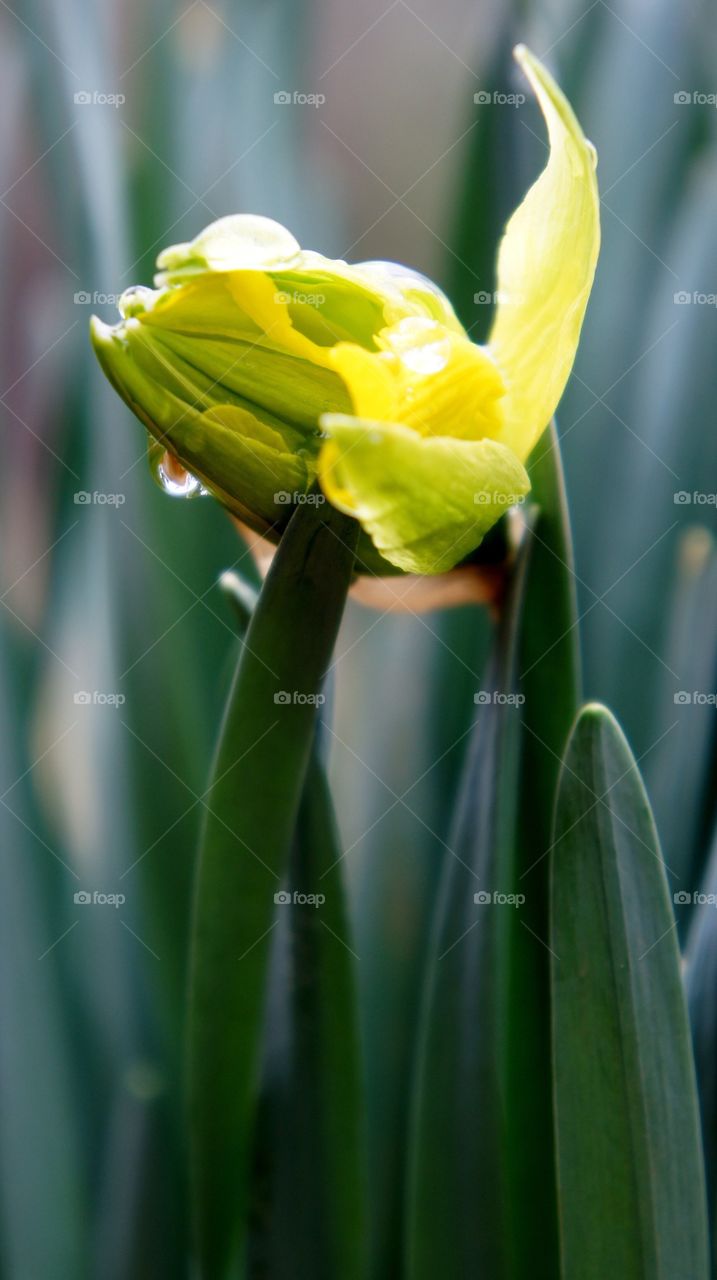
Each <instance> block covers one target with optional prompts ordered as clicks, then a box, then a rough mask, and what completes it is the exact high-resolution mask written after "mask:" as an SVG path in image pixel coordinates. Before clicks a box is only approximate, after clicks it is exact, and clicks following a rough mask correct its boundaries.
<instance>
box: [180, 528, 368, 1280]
mask: <svg viewBox="0 0 717 1280" xmlns="http://www.w3.org/2000/svg"><path fill="white" fill-rule="evenodd" d="M355 537H356V526H355V525H354V524H353V523H352V522H351V521H348V520H346V518H345V517H343V516H341V515H339V514H338V513H337V512H336V511H334V510H333V508H331V507H330V506H329V505H328V504H327V503H326V504H322V505H319V504H313V503H307V504H304V505H302V506H300V507H298V509H297V511H296V512H295V514H294V516H293V517H292V520H291V523H290V525H289V528H288V529H287V531H286V534H285V535H284V538H283V540H282V543H281V545H280V547H279V550H278V552H277V554H276V558H275V560H274V563H273V565H272V568H271V570H270V572H269V575H268V577H267V579H266V582H265V584H264V587H263V589H262V592H261V595H260V598H259V603H258V605H257V607H256V610H255V613H254V616H253V618H252V621H251V623H250V626H249V629H248V632H247V636H246V643H245V645H244V647H243V650H242V654H241V657H240V660H239V664H238V667H237V673H236V677H235V680H234V685H233V688H232V691H231V694H230V698H229V702H228V705H227V711H226V715H225V721H224V726H223V730H222V737H221V741H220V745H219V750H218V754H217V759H216V763H215V767H214V775H213V779H214V780H213V782H212V785H211V787H210V788H209V791H208V792H207V797H208V813H207V819H206V825H205V829H204V836H203V841H202V848H201V853H200V858H199V866H198V872H197V884H196V897H195V913H194V929H193V947H192V959H191V987H190V1011H189V1045H188V1054H189V1064H188V1065H189V1102H190V1140H191V1147H192V1168H191V1172H192V1183H193V1199H194V1211H195V1219H196V1230H197V1241H198V1257H199V1264H200V1267H201V1270H202V1275H203V1277H204V1280H220V1278H223V1277H225V1276H227V1275H229V1274H232V1272H233V1268H234V1267H235V1265H236V1259H237V1257H238V1255H239V1253H240V1246H241V1243H242V1239H243V1236H244V1231H245V1212H246V1201H247V1175H248V1164H249V1153H250V1143H251V1133H252V1122H253V1111H254V1104H255V1099H256V1093H257V1084H258V1067H259V1056H260V1044H261V1033H262V1019H263V1012H264V1004H265V992H266V972H267V963H268V957H269V950H270V945H271V937H270V935H271V933H272V930H273V929H274V927H275V926H276V923H277V920H276V916H275V903H274V894H275V893H277V892H278V891H279V889H280V884H281V878H282V876H283V875H284V873H285V870H286V866H287V862H288V857H289V850H290V846H291V840H292V837H293V832H294V825H295V821H296V816H297V811H298V807H299V801H300V797H301V791H302V787H303V783H304V777H305V773H306V767H307V761H308V757H309V752H310V749H311V742H312V737H313V732H314V722H315V705H314V703H315V698H316V695H317V694H318V692H319V690H320V687H321V681H322V677H323V674H324V672H325V670H326V668H327V666H328V662H329V659H330V655H331V651H332V649H333V645H334V641H335V638H336V633H337V630H338V625H339V622H340V619H341V614H342V610H343V606H344V601H345V597H346V593H347V590H348V587H349V584H350V578H351V571H352V566H353V549H354V545H355ZM287 699H288V700H287Z"/></svg>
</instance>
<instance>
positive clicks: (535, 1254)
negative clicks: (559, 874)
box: [506, 425, 580, 1280]
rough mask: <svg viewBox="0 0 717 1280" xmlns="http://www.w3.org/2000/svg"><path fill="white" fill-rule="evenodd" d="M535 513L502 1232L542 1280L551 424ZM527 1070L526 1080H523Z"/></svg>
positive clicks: (558, 688) (548, 1125) (558, 680)
mask: <svg viewBox="0 0 717 1280" xmlns="http://www.w3.org/2000/svg"><path fill="white" fill-rule="evenodd" d="M529 470H530V478H531V485H532V489H531V496H532V498H533V500H534V501H535V502H536V503H537V504H538V512H537V515H536V517H535V522H534V525H533V529H532V536H531V552H530V565H529V569H528V573H527V579H526V585H525V604H524V606H523V617H522V625H521V627H520V632H519V637H518V644H519V653H518V673H519V679H520V690H521V693H522V694H523V697H524V698H525V704H524V706H523V724H522V733H521V744H520V770H519V783H518V801H517V831H516V853H515V880H516V887H517V890H518V891H519V892H520V893H522V894H524V896H525V904H524V906H523V908H522V910H521V915H520V919H521V923H522V925H523V927H522V928H521V929H519V930H517V931H516V932H515V935H514V938H513V954H512V959H511V964H510V971H511V993H510V994H509V996H508V1009H507V1011H506V1021H507V1028H508V1030H507V1034H508V1036H509V1040H510V1051H509V1054H508V1061H507V1071H508V1083H507V1089H508V1096H509V1097H510V1098H511V1105H510V1108H509V1109H508V1112H507V1117H506V1125H507V1131H508V1135H509V1141H508V1151H509V1153H510V1157H511V1180H512V1191H511V1196H510V1206H511V1211H512V1215H513V1216H512V1233H513V1239H514V1249H515V1258H516V1273H517V1275H519V1276H521V1275H525V1274H526V1273H528V1272H529V1273H530V1274H531V1276H532V1277H533V1280H552V1277H553V1276H554V1275H555V1273H556V1271H557V1267H558V1261H557V1254H558V1241H557V1207H556V1200H555V1189H554V1188H555V1170H554V1152H553V1123H552V1082H551V1077H550V1013H549V1009H550V973H549V968H550V953H549V951H548V948H547V941H548V937H549V931H550V926H549V918H548V917H549V909H548V902H549V885H548V880H549V859H548V858H547V857H546V856H545V855H546V852H547V850H548V849H549V847H550V837H551V828H552V820H553V806H554V797H555V789H556V786H557V780H558V771H559V767H560V761H561V759H562V755H563V752H564V750H565V744H566V742H567V740H568V735H569V733H570V728H571V726H572V723H573V720H574V718H575V714H576V711H577V705H578V696H579V685H580V670H579V668H580V662H579V653H578V628H577V608H576V601H575V578H574V574H573V567H572V566H573V554H572V540H571V533H570V523H569V518H568V511H567V503H566V498H565V487H564V482H563V472H562V465H561V458H560V446H559V443H558V437H557V433H556V430H555V426H554V425H553V426H552V427H551V429H550V431H549V432H547V433H546V435H545V436H544V437H543V439H542V440H541V441H540V442H539V443H538V445H537V446H536V448H535V450H534V452H533V457H532V459H531V461H530V465H529ZM526 1063H530V1072H529V1073H527V1072H526Z"/></svg>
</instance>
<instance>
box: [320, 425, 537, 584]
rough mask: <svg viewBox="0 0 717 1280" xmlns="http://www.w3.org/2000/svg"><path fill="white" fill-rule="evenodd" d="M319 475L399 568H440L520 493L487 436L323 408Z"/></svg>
mask: <svg viewBox="0 0 717 1280" xmlns="http://www.w3.org/2000/svg"><path fill="white" fill-rule="evenodd" d="M321 425H322V427H323V428H324V430H325V431H326V432H327V433H328V435H329V437H330V439H329V441H328V442H327V443H326V444H325V445H324V446H323V448H322V450H321V453H320V454H319V479H320V481H321V485H322V488H323V490H324V492H325V494H326V496H327V498H328V499H329V501H330V502H331V503H333V505H334V506H335V507H338V508H339V509H340V510H341V511H345V512H346V513H347V514H348V515H352V516H355V517H356V518H357V519H358V521H359V522H360V524H361V526H362V528H363V529H364V530H365V532H366V533H367V534H368V535H369V537H370V538H371V541H372V542H373V544H374V546H375V547H376V549H377V550H378V551H379V552H380V553H381V555H382V556H383V557H384V558H385V559H386V560H388V561H389V563H390V564H392V565H395V566H396V568H398V569H403V570H404V571H406V572H407V573H444V572H445V571H446V570H447V569H452V568H453V566H454V565H455V564H458V562H459V560H462V559H463V558H464V557H465V556H466V555H468V553H469V552H470V551H473V550H474V549H475V547H477V546H478V544H479V543H480V542H481V540H482V538H483V536H484V534H485V533H487V531H488V530H489V529H490V528H491V527H492V526H493V525H494V524H495V522H496V520H498V519H499V518H500V516H501V515H503V514H504V512H505V511H506V510H507V508H508V507H509V506H511V505H513V504H514V503H516V502H519V501H520V500H521V499H522V497H523V496H524V494H526V493H527V491H528V489H529V487H530V482H529V480H528V476H527V473H526V471H525V468H524V467H523V465H522V464H521V463H520V462H519V461H518V459H517V458H516V456H515V454H513V453H511V451H510V449H507V448H506V447H505V445H502V444H498V443H497V442H496V441H495V440H454V439H451V438H449V437H446V436H420V435H418V434H417V433H416V432H415V431H412V430H411V429H410V428H409V427H404V426H400V425H399V424H397V423H387V422H370V421H366V420H360V419H357V418H352V417H346V416H344V415H343V414H324V416H323V417H322V419H321Z"/></svg>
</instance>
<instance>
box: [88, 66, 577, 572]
mask: <svg viewBox="0 0 717 1280" xmlns="http://www.w3.org/2000/svg"><path fill="white" fill-rule="evenodd" d="M516 58H517V59H518V61H519V62H520V64H521V66H522V67H523V69H524V71H525V73H526V75H527V77H528V79H529V80H530V82H531V84H532V86H533V88H534V90H535V93H536V95H537V97H538V101H539V103H540V106H541V109H542V111H543V115H544V116H545V119H546V122H547V126H548V133H549V138H550V157H549V160H548V164H547V166H546V168H545V170H544V172H543V173H542V175H541V177H540V178H539V179H538V181H537V182H536V183H535V184H534V186H533V187H532V188H531V190H530V191H529V192H528V194H527V196H526V197H525V199H524V201H523V203H522V204H521V206H520V207H519V209H518V210H517V211H516V213H514V215H513V217H512V218H511V219H510V221H509V223H508V226H507V228H506V232H505V235H504V238H503V241H502V244H501V247H500V251H499V256H498V272H497V275H498V305H497V308H496V314H495V321H494V324H493V328H492V332H491V334H490V338H489V341H488V343H487V345H486V346H485V347H480V346H477V345H476V344H475V343H473V342H471V341H470V339H469V337H468V335H467V334H466V332H465V330H464V329H463V327H462V326H461V324H460V323H459V321H458V319H457V317H456V315H455V313H454V311H453V309H452V308H451V306H450V303H449V302H448V300H447V299H446V298H445V296H444V295H443V294H442V293H441V291H440V290H439V289H438V288H437V287H436V286H435V285H433V284H432V283H431V282H430V281H429V280H426V279H425V278H424V277H422V276H420V275H418V274H417V273H416V272H412V271H410V270H409V269H407V268H405V267H400V266H397V265H395V264H392V263H361V264H358V265H354V266H349V265H347V264H346V263H344V262H337V261H333V260H331V259H328V258H324V257H322V256H321V255H320V254H317V253H311V252H308V251H306V250H301V249H300V248H299V245H298V244H297V242H296V241H295V240H294V238H293V236H291V235H290V233H289V232H288V231H286V230H285V229H284V228H283V227H280V226H279V225H278V224H277V223H275V222H272V221H270V220H269V219H267V218H259V217H250V216H246V215H237V216H235V217H228V218H223V219H221V220H220V221H219V222H216V223H213V224H212V225H211V226H209V227H207V228H206V229H205V230H204V231H203V232H202V233H201V234H200V235H199V236H197V238H196V239H195V240H193V241H192V242H190V243H188V244H182V245H177V246H174V247H173V248H171V249H167V250H165V251H164V252H163V253H162V254H161V255H160V257H159V260H158V266H159V274H158V276H157V279H156V284H157V288H156V289H154V290H152V289H142V288H139V289H131V290H128V291H127V293H125V294H124V295H123V297H122V299H121V301H120V311H121V314H122V320H121V321H120V323H119V324H117V325H115V326H108V325H104V324H102V323H101V322H100V321H99V320H97V319H93V322H92V338H93V343H94V346H95V350H96V352H97V355H98V357H99V360H100V362H101V364H102V366H103V368H104V370H105V372H106V374H107V376H108V378H109V379H110V381H111V382H112V384H113V386H114V387H115V389H116V390H117V391H118V392H119V394H120V395H121V396H122V397H123V398H124V399H125V400H126V402H127V404H128V405H129V406H130V407H131V408H132V409H133V411H134V412H135V413H136V414H137V416H138V417H139V418H140V420H141V421H142V422H143V423H144V424H145V426H146V427H147V429H148V430H149V432H150V434H151V435H152V437H153V438H154V440H155V441H157V442H159V444H160V445H161V447H162V448H163V449H164V448H166V449H169V450H170V451H171V453H173V454H174V455H176V457H177V458H178V459H179V461H180V462H181V463H182V465H183V466H184V467H186V468H187V470H188V471H190V472H192V473H193V474H194V475H196V476H197V477H199V478H200V479H201V480H202V482H203V483H204V484H205V486H206V487H207V488H209V489H210V490H211V491H212V492H213V493H214V494H215V495H216V496H217V497H218V498H219V499H220V500H221V501H222V502H223V503H224V504H225V505H226V506H227V507H228V508H229V509H230V510H231V511H233V512H234V513H235V514H237V515H239V516H240V517H241V518H242V519H244V520H245V521H247V523H249V524H250V525H251V526H252V527H253V528H255V529H258V530H259V531H260V532H262V533H266V534H268V535H269V536H270V537H274V538H276V537H278V536H280V534H281V532H282V530H283V528H284V527H285V525H286V522H287V519H288V516H289V514H290V511H291V507H292V505H293V503H295V502H296V501H298V500H300V498H301V495H303V494H304V493H305V492H306V491H307V490H308V488H309V487H310V485H311V484H312V483H313V482H314V481H315V479H316V477H317V475H318V477H319V479H320V482H321V485H322V486H323V489H324V492H325V494H326V496H327V497H328V499H329V500H330V501H331V502H332V503H334V505H336V506H337V507H339V508H340V509H341V510H343V511H345V512H347V513H349V514H351V515H353V516H355V517H356V519H357V520H358V521H359V522H360V524H361V526H362V529H363V531H364V532H363V538H362V543H361V547H360V551H359V563H360V564H361V565H362V566H363V567H365V568H369V569H371V570H381V569H383V570H386V569H387V568H389V567H392V568H393V569H394V571H395V570H399V571H402V570H403V571H409V572H418V573H439V572H442V571H444V570H446V569H449V568H451V567H452V566H453V565H455V564H457V563H458V561H460V560H461V559H463V558H464V557H465V556H466V555H467V554H468V553H469V552H471V551H472V550H473V549H474V548H475V547H477V546H478V544H479V543H480V541H481V539H482V537H483V536H484V534H485V533H486V532H487V530H488V529H490V527H491V526H492V525H493V524H494V523H495V522H496V520H497V519H498V518H499V517H500V516H501V515H502V514H503V512H504V511H505V510H506V508H507V507H508V506H509V505H511V504H512V503H514V502H517V501H519V500H520V499H521V498H522V497H523V495H524V494H525V493H526V492H527V490H528V488H529V481H528V476H527V473H526V471H525V467H524V465H523V464H524V462H525V461H526V459H527V457H528V455H529V453H530V451H531V449H532V447H533V445H534V444H535V442H536V440H537V439H538V438H539V436H540V434H541V433H542V432H543V430H544V429H545V427H546V426H547V424H548V422H549V421H550V418H551V417H552V415H553V413H554V411H555V408H556V406H557V403H558V401H559V399H560V396H561V394H562V391H563V388H564V386H565V383H566V381H567V378H568V376H569V373H570V370H571V367H572V363H573V360H574V357H575V351H576V348H577V343H578V338H579V334H580V328H581V325H582V320H583V315H584V312H585V307H586V304H587V299H588V295H589V293H590V287H591V284H592V278H593V274H594V270H595V262H596V258H597V253H598V247H599V238H600V232H599V217H598V196H597V186H596V181H595V172H594V170H595V154H594V151H593V149H592V147H591V146H590V144H589V143H588V142H586V140H585V138H584V137H583V135H582V133H581V130H580V126H579V125H578V123H577V121H576V119H575V116H574V115H573V112H572V110H571V108H570V106H569V105H568V103H567V102H566V100H565V98H564V97H563V95H562V94H561V92H560V90H559V89H558V88H557V86H556V85H555V83H554V82H553V80H552V79H551V78H550V76H549V75H548V73H547V72H546V71H545V69H544V68H543V67H542V66H541V65H540V63H539V62H538V61H537V60H536V59H535V58H534V57H533V56H532V55H531V54H530V53H528V51H527V50H526V49H524V48H522V47H521V48H519V49H517V50H516Z"/></svg>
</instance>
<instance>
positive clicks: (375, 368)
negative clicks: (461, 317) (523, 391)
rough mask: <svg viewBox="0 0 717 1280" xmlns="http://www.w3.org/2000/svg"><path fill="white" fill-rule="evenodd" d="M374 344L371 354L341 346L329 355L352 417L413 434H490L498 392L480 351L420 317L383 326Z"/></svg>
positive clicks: (494, 431) (496, 427) (492, 369)
mask: <svg viewBox="0 0 717 1280" xmlns="http://www.w3.org/2000/svg"><path fill="white" fill-rule="evenodd" d="M376 342H377V345H378V346H379V348H380V350H379V351H378V352H369V351H362V350H360V349H359V348H358V347H356V346H354V345H352V344H350V343H341V344H339V345H338V346H337V347H335V348H334V350H333V353H332V363H333V367H334V369H335V370H336V371H337V373H339V374H340V376H341V378H342V379H343V381H344V383H345V385H346V389H347V391H348V393H349V395H350V397H351V401H352V404H353V407H354V412H355V414H356V416H357V417H359V418H372V419H376V420H377V421H385V422H401V423H403V425H404V426H406V427H410V428H411V429H412V430H413V431H417V432H418V433H419V435H442V436H452V437H454V438H456V439H464V440H481V439H483V438H485V437H486V436H497V435H498V433H499V432H500V430H501V427H502V422H503V419H502V414H501V399H502V396H503V393H504V390H505V388H504V386H503V381H502V378H501V376H500V373H499V372H498V370H497V368H496V366H495V364H494V363H493V360H492V358H491V356H490V355H489V354H488V353H487V352H486V351H485V349H484V348H483V347H479V346H476V344H475V343H474V342H471V341H470V340H469V339H468V338H467V337H466V336H465V334H463V333H456V332H454V331H453V330H452V329H448V328H447V327H446V326H445V325H444V324H442V323H440V322H438V321H436V320H429V319H427V318H426V317H420V316H407V317H405V318H404V319H403V320H400V321H399V322H398V323H397V324H395V325H391V326H389V327H388V328H386V329H383V330H382V331H381V332H380V333H379V334H378V335H377V338H376Z"/></svg>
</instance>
